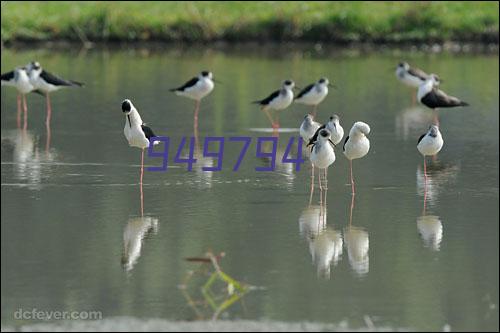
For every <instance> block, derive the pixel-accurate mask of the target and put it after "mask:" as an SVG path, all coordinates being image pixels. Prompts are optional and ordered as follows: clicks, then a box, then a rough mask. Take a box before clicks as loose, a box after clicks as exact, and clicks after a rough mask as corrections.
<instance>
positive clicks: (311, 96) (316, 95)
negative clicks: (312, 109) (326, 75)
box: [295, 86, 328, 105]
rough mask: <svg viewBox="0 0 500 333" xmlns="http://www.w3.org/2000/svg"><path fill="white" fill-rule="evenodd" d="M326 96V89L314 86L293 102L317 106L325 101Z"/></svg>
mask: <svg viewBox="0 0 500 333" xmlns="http://www.w3.org/2000/svg"><path fill="white" fill-rule="evenodd" d="M326 95H328V87H326V86H319V87H318V86H316V87H314V88H313V89H311V90H310V91H309V92H308V93H307V94H304V95H303V96H301V97H300V98H297V99H296V100H295V101H296V102H297V103H300V104H306V105H317V104H319V103H321V102H322V101H323V100H324V99H325V97H326Z"/></svg>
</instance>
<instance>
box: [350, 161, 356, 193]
mask: <svg viewBox="0 0 500 333" xmlns="http://www.w3.org/2000/svg"><path fill="white" fill-rule="evenodd" d="M349 166H350V168H351V189H352V194H356V192H355V191H354V177H353V176H352V160H349Z"/></svg>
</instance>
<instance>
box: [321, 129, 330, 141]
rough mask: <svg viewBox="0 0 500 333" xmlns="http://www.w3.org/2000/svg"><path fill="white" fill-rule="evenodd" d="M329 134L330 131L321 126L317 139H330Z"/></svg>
mask: <svg viewBox="0 0 500 333" xmlns="http://www.w3.org/2000/svg"><path fill="white" fill-rule="evenodd" d="M331 135H332V133H330V131H329V130H327V129H326V128H323V129H322V130H321V131H319V139H320V140H321V141H326V140H328V139H330V136H331Z"/></svg>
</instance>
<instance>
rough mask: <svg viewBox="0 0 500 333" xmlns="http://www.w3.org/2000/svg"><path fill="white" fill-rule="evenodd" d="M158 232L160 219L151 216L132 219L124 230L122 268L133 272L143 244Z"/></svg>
mask: <svg viewBox="0 0 500 333" xmlns="http://www.w3.org/2000/svg"><path fill="white" fill-rule="evenodd" d="M151 232H152V233H153V234H156V233H157V232H158V219H157V218H154V217H151V216H144V217H133V218H130V219H129V220H128V222H127V225H126V226H125V229H124V230H123V255H122V267H123V269H124V270H125V271H127V272H129V271H131V270H132V269H133V268H134V266H135V264H136V263H137V260H139V257H140V256H141V249H142V242H143V241H144V239H145V238H146V237H147V236H148V235H149V234H150V233H151Z"/></svg>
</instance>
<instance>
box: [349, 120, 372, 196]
mask: <svg viewBox="0 0 500 333" xmlns="http://www.w3.org/2000/svg"><path fill="white" fill-rule="evenodd" d="M369 133H370V126H368V124H366V123H364V122H362V121H358V122H355V123H354V125H352V128H351V130H350V131H349V135H348V136H347V137H346V138H345V141H344V146H343V151H344V155H345V156H346V157H347V159H348V160H349V167H350V170H351V189H352V194H353V195H354V194H355V193H356V192H355V190H354V177H353V175H352V160H354V159H357V158H362V157H363V156H365V155H366V154H368V151H369V150H370V140H368V138H367V137H366V136H367V135H368V134H369Z"/></svg>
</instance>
